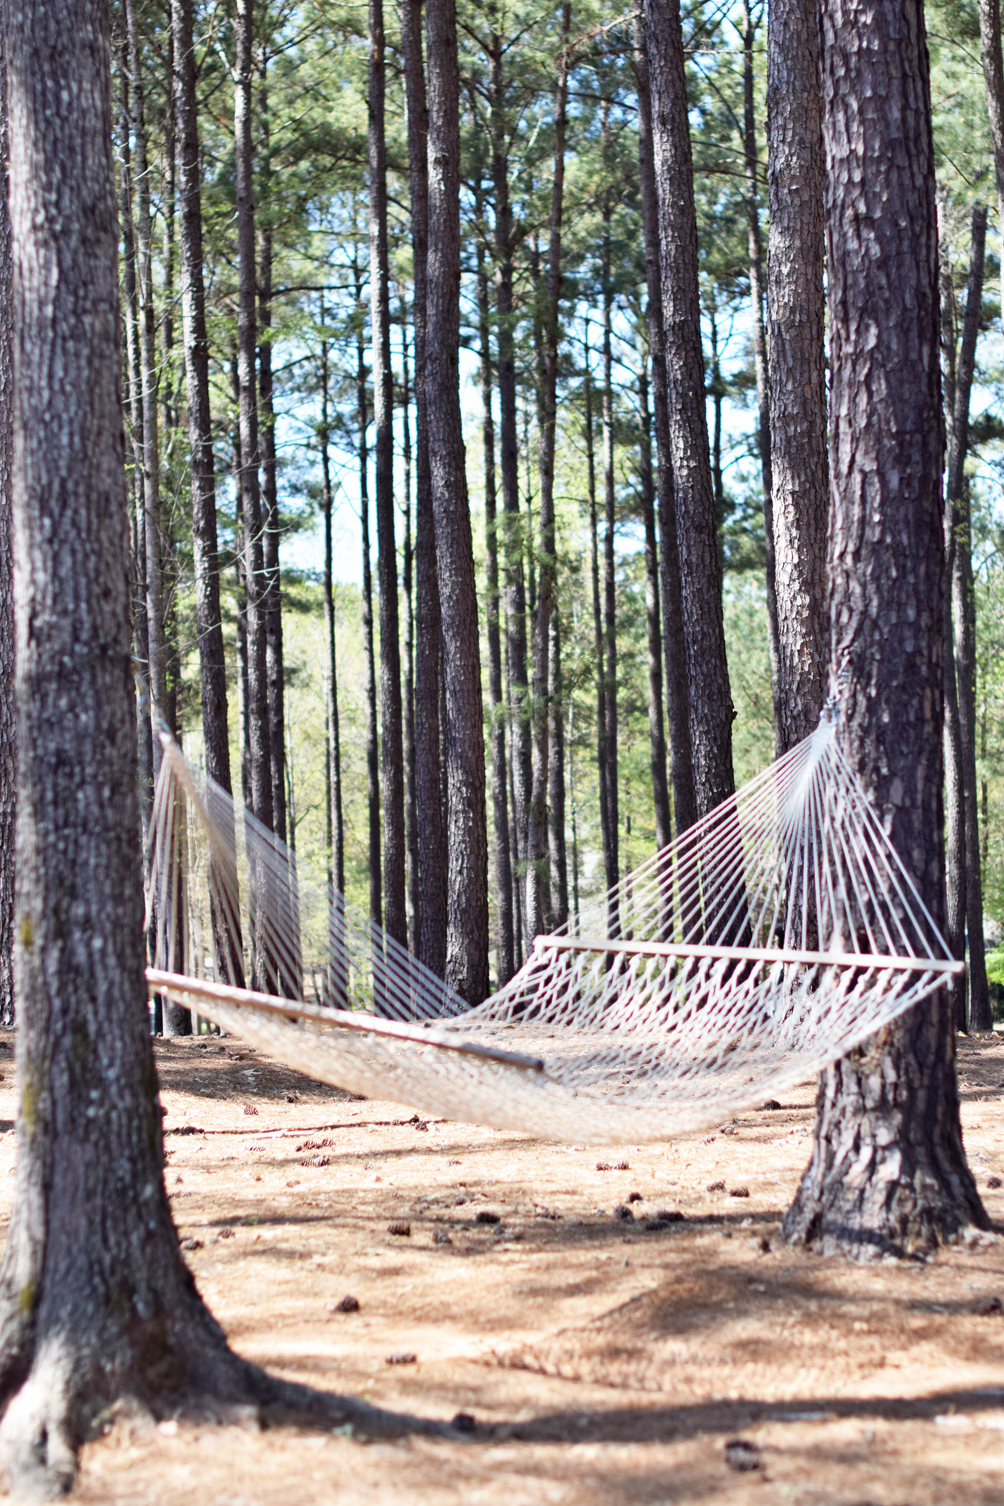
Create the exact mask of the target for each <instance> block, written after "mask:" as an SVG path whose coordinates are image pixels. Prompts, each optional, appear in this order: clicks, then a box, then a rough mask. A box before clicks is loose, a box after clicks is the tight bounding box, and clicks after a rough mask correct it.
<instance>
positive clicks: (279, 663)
mask: <svg viewBox="0 0 1004 1506" xmlns="http://www.w3.org/2000/svg"><path fill="white" fill-rule="evenodd" d="M267 67H268V54H267V52H266V47H265V43H264V41H261V42H259V44H258V67H257V73H258V182H259V185H260V193H261V206H260V209H261V213H260V214H259V215H258V217H257V241H258V402H259V410H258V416H259V434H260V438H261V504H262V528H263V535H262V563H263V564H264V567H265V577H264V583H263V584H264V590H263V593H262V611H263V613H264V615H265V674H266V678H267V680H268V746H269V762H270V769H271V779H272V830H273V831H274V832H275V834H276V836H277V837H278V838H279V840H280V841H281V842H286V841H288V840H289V833H288V831H287V818H286V708H285V693H286V686H285V672H284V670H283V654H282V583H281V578H280V574H279V532H280V529H279V498H278V493H277V490H276V471H275V405H274V403H273V398H272V225H271V220H270V216H271V213H272V205H271V202H270V200H271V184H272V160H271V139H270V134H269V113H268V88H267Z"/></svg>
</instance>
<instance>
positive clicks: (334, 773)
mask: <svg viewBox="0 0 1004 1506" xmlns="http://www.w3.org/2000/svg"><path fill="white" fill-rule="evenodd" d="M321 328H322V330H323V328H324V304H323V302H322V303H321ZM329 389H330V371H329V367H328V342H327V340H326V339H322V340H321V428H320V433H319V435H318V438H319V440H320V443H321V512H322V513H323V515H324V636H325V640H326V643H327V650H328V663H327V674H326V676H325V682H326V683H325V691H326V700H327V723H328V749H327V765H328V789H329V792H330V793H329V800H328V824H329V826H330V830H331V879H332V883H333V884H334V887H335V890H336V892H337V893H338V894H344V893H345V817H344V811H343V805H342V743H341V723H340V721H339V715H338V653H337V646H336V642H335V598H334V571H333V560H332V541H331V514H332V506H333V493H332V487H331V455H330V450H329V446H330V439H331V433H330V427H329V423H330V412H331V410H330V390H329Z"/></svg>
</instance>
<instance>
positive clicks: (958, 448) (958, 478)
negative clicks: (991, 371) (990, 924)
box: [946, 204, 993, 1031]
mask: <svg viewBox="0 0 1004 1506" xmlns="http://www.w3.org/2000/svg"><path fill="white" fill-rule="evenodd" d="M986 231H987V211H986V206H985V205H983V204H977V205H976V206H975V207H974V209H973V231H972V250H971V253H970V259H969V281H968V285H967V288H966V314H965V321H964V323H963V329H962V349H961V351H960V352H959V364H958V370H957V373H956V379H955V411H954V414H953V418H952V440H951V447H950V449H949V452H948V486H947V489H946V505H947V507H948V508H949V509H950V510H951V511H950V521H951V526H952V532H953V534H954V550H953V551H952V553H953V554H954V559H953V560H952V573H951V605H950V611H951V613H952V616H953V619H954V628H955V671H956V681H957V696H958V710H959V753H960V755H961V764H960V768H959V773H960V774H961V777H962V806H963V813H964V821H965V875H966V939H967V941H968V944H969V945H968V952H969V1026H970V1029H971V1030H979V1031H984V1030H992V1029H993V1014H992V1012H991V1009H990V993H989V989H988V986H987V964H986V952H985V948H984V942H983V884H982V876H981V872H980V823H979V804H978V800H979V796H978V794H977V783H976V600H975V595H974V592H973V544H972V529H971V524H970V508H969V486H968V483H967V481H966V471H965V467H966V452H967V450H968V448H969V398H970V393H971V391H972V384H973V372H974V368H975V364H976V337H977V335H978V333H979V326H980V309H981V306H982V302H983V252H984V245H985V243H986ZM957 777H958V776H957Z"/></svg>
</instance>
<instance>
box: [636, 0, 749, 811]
mask: <svg viewBox="0 0 1004 1506" xmlns="http://www.w3.org/2000/svg"><path fill="white" fill-rule="evenodd" d="M645 19H646V26H647V32H648V60H649V84H650V88H651V94H652V138H653V149H654V152H653V154H654V158H655V169H656V182H657V185H658V194H659V229H660V253H661V267H662V307H663V328H664V332H665V347H664V348H665V355H666V389H667V396H668V414H669V429H670V436H671V445H672V457H673V482H674V487H675V497H676V524H677V542H678V545H679V560H680V582H681V601H682V612H683V624H684V638H685V643H686V650H687V685H688V692H689V701H688V714H689V718H690V745H691V751H692V757H693V769H694V795H695V802H696V810H697V815H698V816H704V815H706V814H707V813H708V811H710V810H712V809H713V808H714V807H715V806H716V805H718V804H719V803H720V802H721V801H722V800H725V799H727V798H728V797H729V795H731V794H732V793H733V790H734V788H735V780H734V776H733V769H732V719H733V716H734V715H735V710H734V707H733V704H732V692H731V689H730V687H729V670H728V664H727V663H726V659H725V630H724V625H723V618H722V599H721V565H720V563H719V558H718V546H717V540H716V528H715V507H714V493H713V489H712V484H711V462H710V457H709V454H708V428H707V420H706V415H705V399H704V356H703V352H702V348H701V306H700V294H699V287H698V259H697V220H696V214H695V209H694V173H693V161H692V156H691V147H690V128H689V124H688V120H687V88H686V77H685V73H684V64H683V34H682V31H681V26H680V8H679V0H646V5H645Z"/></svg>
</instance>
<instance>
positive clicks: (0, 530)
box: [0, 21, 17, 1027]
mask: <svg viewBox="0 0 1004 1506" xmlns="http://www.w3.org/2000/svg"><path fill="white" fill-rule="evenodd" d="M6 29H7V27H6V22H5V21H0V1025H6V1026H8V1027H9V1026H11V1025H13V1024H14V958H13V951H12V948H13V945H14V865H15V860H14V842H15V835H16V831H15V813H16V810H17V728H16V725H15V708H14V534H13V527H14V519H13V513H12V511H11V487H12V480H11V461H12V458H13V445H14V431H13V423H14V409H13V399H14V325H13V313H14V304H13V298H14V287H13V276H14V269H13V265H12V262H11V237H10V208H9V203H8V169H7V163H8V157H9V142H10V131H9V127H8V119H7V64H6V59H5V56H4V51H3V33H4V32H5V31H6Z"/></svg>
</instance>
